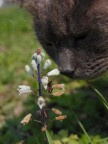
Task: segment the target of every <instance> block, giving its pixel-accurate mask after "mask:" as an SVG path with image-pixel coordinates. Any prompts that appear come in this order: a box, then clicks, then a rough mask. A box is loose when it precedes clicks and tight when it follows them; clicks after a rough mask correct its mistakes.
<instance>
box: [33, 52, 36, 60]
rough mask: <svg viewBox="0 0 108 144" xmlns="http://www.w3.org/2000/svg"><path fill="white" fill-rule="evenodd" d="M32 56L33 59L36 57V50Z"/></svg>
mask: <svg viewBox="0 0 108 144" xmlns="http://www.w3.org/2000/svg"><path fill="white" fill-rule="evenodd" d="M32 58H33V59H35V60H36V59H37V53H36V52H35V53H34V54H33V56H32Z"/></svg>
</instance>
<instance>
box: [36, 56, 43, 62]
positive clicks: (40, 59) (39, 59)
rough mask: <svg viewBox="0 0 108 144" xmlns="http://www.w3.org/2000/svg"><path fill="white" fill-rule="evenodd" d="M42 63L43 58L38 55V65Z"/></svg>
mask: <svg viewBox="0 0 108 144" xmlns="http://www.w3.org/2000/svg"><path fill="white" fill-rule="evenodd" d="M41 62H42V56H41V55H37V63H38V64H41Z"/></svg>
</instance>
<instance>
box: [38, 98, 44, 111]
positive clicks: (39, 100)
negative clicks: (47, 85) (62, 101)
mask: <svg viewBox="0 0 108 144" xmlns="http://www.w3.org/2000/svg"><path fill="white" fill-rule="evenodd" d="M37 104H38V106H39V108H40V109H42V108H43V107H44V106H45V105H46V103H45V99H44V98H43V97H42V96H40V97H39V98H38V102H37Z"/></svg>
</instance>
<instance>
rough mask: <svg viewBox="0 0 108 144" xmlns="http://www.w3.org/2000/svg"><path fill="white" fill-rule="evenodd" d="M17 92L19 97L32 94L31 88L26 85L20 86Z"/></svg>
mask: <svg viewBox="0 0 108 144" xmlns="http://www.w3.org/2000/svg"><path fill="white" fill-rule="evenodd" d="M17 90H18V91H19V95H21V94H25V93H31V92H32V90H31V88H30V86H26V85H20V86H18V88H17Z"/></svg>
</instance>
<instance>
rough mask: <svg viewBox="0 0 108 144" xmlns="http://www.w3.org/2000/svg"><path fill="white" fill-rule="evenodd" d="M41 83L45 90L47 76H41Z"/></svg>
mask: <svg viewBox="0 0 108 144" xmlns="http://www.w3.org/2000/svg"><path fill="white" fill-rule="evenodd" d="M41 82H42V85H43V87H44V88H45V90H46V89H47V84H48V77H47V76H43V78H42V79H41Z"/></svg>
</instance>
